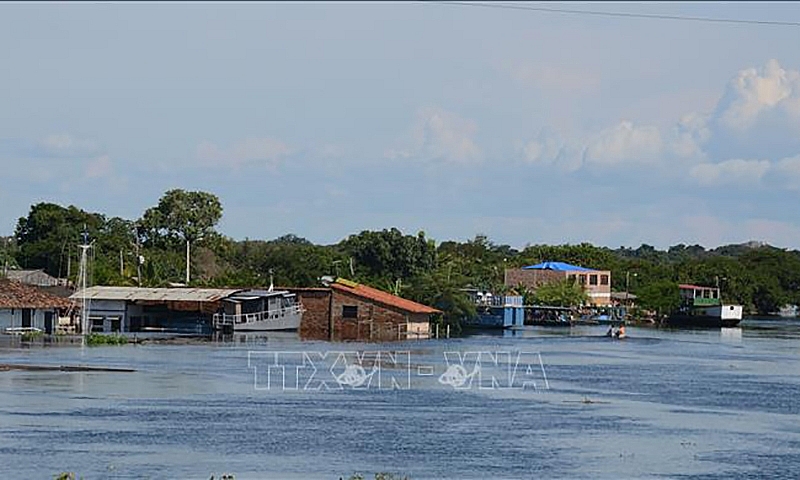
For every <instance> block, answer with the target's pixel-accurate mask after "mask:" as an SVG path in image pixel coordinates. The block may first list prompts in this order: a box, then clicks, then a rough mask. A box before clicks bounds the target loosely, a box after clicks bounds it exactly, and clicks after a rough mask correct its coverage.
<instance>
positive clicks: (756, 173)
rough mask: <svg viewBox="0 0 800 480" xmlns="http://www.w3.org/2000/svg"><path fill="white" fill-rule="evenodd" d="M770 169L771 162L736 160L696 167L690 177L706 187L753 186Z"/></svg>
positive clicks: (690, 172)
mask: <svg viewBox="0 0 800 480" xmlns="http://www.w3.org/2000/svg"><path fill="white" fill-rule="evenodd" d="M769 169H770V162H769V160H741V159H734V160H725V161H724V162H720V163H701V164H698V165H695V166H694V167H692V169H691V170H690V171H689V176H690V177H691V178H692V179H693V180H694V181H695V182H697V183H699V184H701V185H706V186H712V185H748V184H750V185H752V184H756V183H758V182H759V181H760V180H761V178H762V177H763V176H764V174H766V173H767V171H768V170H769Z"/></svg>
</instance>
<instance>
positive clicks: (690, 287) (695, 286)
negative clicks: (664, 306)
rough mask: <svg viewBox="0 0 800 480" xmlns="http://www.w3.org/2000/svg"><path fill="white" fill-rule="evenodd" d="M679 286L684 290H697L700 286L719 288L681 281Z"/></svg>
mask: <svg viewBox="0 0 800 480" xmlns="http://www.w3.org/2000/svg"><path fill="white" fill-rule="evenodd" d="M678 288H680V289H682V290H689V289H693V290H696V289H698V288H717V287H701V286H699V285H689V284H687V283H681V284H680V285H678Z"/></svg>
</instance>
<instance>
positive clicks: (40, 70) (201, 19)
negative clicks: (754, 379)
mask: <svg viewBox="0 0 800 480" xmlns="http://www.w3.org/2000/svg"><path fill="white" fill-rule="evenodd" d="M527 5H529V6H537V5H539V4H535V3H529V4H527ZM546 7H547V8H565V9H572V10H593V11H607V12H627V13H646V14H663V15H679V16H702V17H714V18H728V19H746V20H780V21H794V22H800V4H796V3H773V4H770V3H765V2H757V3H739V2H732V3H641V4H637V3H619V4H614V3H566V4H554V3H547V4H546ZM0 45H3V48H0V65H2V66H3V68H2V72H3V73H2V74H1V75H0V171H2V177H0V178H2V180H3V181H2V187H0V234H3V235H9V234H12V233H13V231H14V228H15V225H16V222H17V219H18V218H19V217H24V216H26V215H27V213H28V211H29V209H30V206H31V205H32V204H35V203H38V202H53V203H58V204H61V205H65V206H66V205H75V206H78V207H80V208H83V209H85V210H88V211H95V212H102V213H104V214H106V215H108V216H120V217H123V218H128V219H136V218H138V217H140V216H141V215H142V213H143V212H144V211H145V210H146V209H147V208H149V207H151V206H153V205H155V204H157V203H158V199H159V197H160V196H161V195H162V194H163V193H164V192H165V191H167V190H169V189H173V188H182V189H186V190H202V191H207V192H211V193H214V194H215V195H217V196H218V197H219V198H220V201H221V202H222V205H223V208H224V214H223V217H222V220H221V221H220V224H219V226H218V230H219V231H221V232H222V233H224V234H225V235H228V236H230V237H232V238H235V239H245V238H250V239H271V238H275V237H278V236H281V235H284V234H288V233H293V234H296V235H299V236H302V237H305V238H307V239H309V240H311V241H313V242H315V243H322V244H330V243H335V242H338V241H339V240H341V239H343V238H345V237H347V236H348V235H350V234H354V233H358V232H360V231H362V230H375V229H383V228H391V227H397V228H399V229H401V230H402V231H404V232H405V233H409V234H416V233H417V232H418V231H420V230H422V231H424V232H426V234H427V235H428V237H430V238H433V239H435V240H437V241H444V240H461V241H464V240H468V239H471V238H473V237H475V235H478V234H483V235H487V236H488V237H489V238H490V239H491V240H492V241H494V242H495V243H499V244H508V245H511V246H513V247H517V248H522V247H524V246H525V245H527V244H539V243H548V244H563V243H580V242H591V243H594V244H596V245H604V246H608V247H611V248H617V247H619V246H629V247H637V246H639V245H640V244H642V243H646V244H650V245H654V246H656V247H658V248H666V247H668V246H670V245H674V244H678V243H684V244H696V243H699V244H701V245H704V246H706V247H708V248H713V247H716V246H719V245H723V244H729V243H741V242H746V241H750V240H757V241H765V242H768V243H770V244H772V245H775V246H778V247H784V248H793V249H796V248H800V209H798V206H799V202H798V200H800V49H798V48H797V46H798V45H800V26H777V25H755V24H724V23H712V22H697V21H678V20H665V19H655V18H631V17H607V16H597V15H576V14H566V13H556V12H543V11H532V10H512V9H503V8H486V7H480V6H467V5H444V4H432V3H420V2H416V3H412V2H407V3H389V2H386V3H366V2H358V3H256V2H243V3H224V4H223V3H212V2H206V3H189V2H180V3H128V2H120V3H68V2H64V3H44V2H41V3H39V2H31V3H7V2H3V3H2V4H0Z"/></svg>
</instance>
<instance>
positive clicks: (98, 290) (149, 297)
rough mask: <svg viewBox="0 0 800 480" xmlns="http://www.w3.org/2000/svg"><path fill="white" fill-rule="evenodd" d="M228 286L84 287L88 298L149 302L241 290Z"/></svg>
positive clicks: (202, 298)
mask: <svg viewBox="0 0 800 480" xmlns="http://www.w3.org/2000/svg"><path fill="white" fill-rule="evenodd" d="M241 291H242V289H240V288H237V289H230V288H140V287H104V286H94V287H89V288H87V289H86V298H88V299H90V300H129V301H151V302H216V301H217V300H220V299H222V298H225V297H227V296H230V295H233V294H234V293H237V292H241ZM83 295H84V294H83V291H82V290H81V291H78V292H75V293H73V294H72V296H70V298H74V299H80V298H83Z"/></svg>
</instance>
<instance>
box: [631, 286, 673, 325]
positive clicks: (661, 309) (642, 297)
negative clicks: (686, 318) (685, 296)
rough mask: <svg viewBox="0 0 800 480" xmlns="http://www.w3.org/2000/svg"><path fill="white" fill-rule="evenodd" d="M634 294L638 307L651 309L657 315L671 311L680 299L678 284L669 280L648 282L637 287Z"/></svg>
mask: <svg viewBox="0 0 800 480" xmlns="http://www.w3.org/2000/svg"><path fill="white" fill-rule="evenodd" d="M636 295H637V296H638V299H637V303H638V304H639V306H640V307H642V308H644V309H647V310H653V311H655V312H656V314H657V315H659V316H663V315H667V314H669V313H670V312H672V311H673V310H674V309H676V308H677V307H678V305H680V301H681V298H680V291H679V290H678V284H677V283H675V282H672V281H669V280H658V281H656V282H653V283H649V284H647V285H645V286H643V287H641V288H640V289H638V290H637V291H636Z"/></svg>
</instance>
